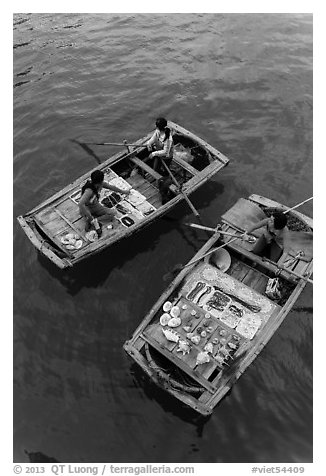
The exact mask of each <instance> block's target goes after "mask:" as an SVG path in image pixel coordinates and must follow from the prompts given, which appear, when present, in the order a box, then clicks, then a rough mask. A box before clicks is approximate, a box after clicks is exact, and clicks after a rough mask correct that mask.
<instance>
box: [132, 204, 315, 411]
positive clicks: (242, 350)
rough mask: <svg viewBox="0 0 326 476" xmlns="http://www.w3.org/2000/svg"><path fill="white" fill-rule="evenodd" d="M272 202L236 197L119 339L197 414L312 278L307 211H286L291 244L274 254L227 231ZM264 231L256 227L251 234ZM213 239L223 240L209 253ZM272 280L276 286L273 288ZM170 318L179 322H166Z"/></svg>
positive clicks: (208, 407) (235, 230) (221, 392)
mask: <svg viewBox="0 0 326 476" xmlns="http://www.w3.org/2000/svg"><path fill="white" fill-rule="evenodd" d="M275 209H279V210H282V211H285V210H287V208H286V207H285V206H284V205H281V204H279V203H277V202H274V201H272V200H269V199H267V198H264V197H261V196H258V195H251V196H250V197H249V198H248V199H243V198H241V199H239V200H238V202H237V203H236V204H235V205H234V206H233V207H232V208H231V209H229V210H228V211H227V212H226V213H225V214H224V215H223V216H222V220H221V223H220V229H219V230H220V231H218V232H216V233H214V235H213V236H212V237H211V238H210V239H209V240H208V241H207V242H206V243H205V245H204V246H203V247H202V248H201V249H200V250H199V251H198V253H197V254H196V255H195V256H194V258H193V259H192V260H191V261H190V262H189V263H188V264H187V265H186V266H185V267H184V268H183V269H182V271H181V272H180V273H179V274H178V275H177V276H176V278H175V279H174V280H173V282H172V283H171V284H170V286H169V287H168V289H167V290H166V291H165V292H164V293H163V294H162V296H161V297H160V298H159V300H158V301H157V302H156V304H155V305H154V306H153V307H152V309H151V310H150V312H149V313H148V314H147V315H146V317H145V318H144V320H143V321H142V322H141V324H140V325H139V327H138V328H137V329H136V331H135V332H134V334H133V336H132V337H131V339H130V340H128V341H127V342H125V344H124V349H125V350H126V352H127V353H128V354H129V355H130V356H131V357H132V359H133V360H134V361H135V362H136V363H137V364H138V365H140V367H141V368H142V369H143V370H144V371H145V372H146V373H147V374H148V375H149V376H150V378H151V379H152V380H153V381H154V382H155V383H156V384H157V385H159V386H161V387H162V388H163V389H164V390H165V391H167V392H169V393H170V394H172V395H173V396H174V397H176V398H177V399H179V400H181V402H183V404H185V405H188V406H189V407H191V408H193V409H194V410H196V411H197V412H199V413H200V414H203V415H208V414H210V413H211V412H212V411H213V409H214V407H215V406H216V405H217V404H218V402H220V400H221V399H222V398H223V397H224V396H225V395H226V394H227V393H228V392H229V390H230V389H231V387H232V385H233V384H234V383H235V382H236V381H237V379H238V378H239V377H240V375H241V374H242V373H243V372H244V371H245V370H246V369H247V367H248V366H249V365H250V363H251V362H252V361H253V360H254V359H255V358H256V357H257V355H258V354H259V352H260V351H261V350H262V349H263V347H264V346H265V345H266V344H267V343H268V341H269V340H270V338H271V337H272V336H273V334H274V332H275V331H276V330H277V329H278V328H279V326H280V325H281V323H282V322H283V320H284V319H285V317H286V315H287V314H288V313H289V312H290V310H291V308H292V307H293V305H294V304H295V302H296V300H297V298H298V296H299V295H300V293H301V292H302V290H303V288H304V287H305V285H306V283H307V280H310V275H311V274H312V229H313V223H312V219H311V218H309V217H307V216H305V215H303V214H301V213H299V212H297V211H293V212H290V213H289V214H288V227H289V230H290V233H289V237H290V238H289V240H290V242H289V243H290V244H289V247H288V248H287V251H286V252H285V251H284V252H283V254H282V256H281V257H280V259H279V260H278V262H273V261H271V260H269V259H267V258H264V257H260V256H258V255H257V254H254V253H253V252H252V250H253V247H254V246H255V244H253V243H251V242H247V241H244V240H241V239H238V238H234V237H233V236H229V233H230V234H231V235H236V236H239V234H241V233H242V232H243V231H244V230H245V229H247V228H248V227H249V226H251V225H252V224H253V223H257V222H258V221H259V220H261V219H262V218H266V216H270V215H271V212H272V211H273V210H275ZM224 233H226V234H224ZM261 233H262V230H256V231H255V234H256V239H257V238H258V237H259V235H260V234H261ZM218 246H224V248H222V249H220V250H218V251H216V252H214V253H210V252H211V251H212V250H213V249H215V247H218ZM225 250H226V252H225ZM221 252H224V254H222V253H221ZM303 253H304V254H303ZM224 255H225V256H224ZM273 285H277V287H278V290H275V289H274V290H273V289H270V288H271V287H273ZM279 291H280V293H279ZM266 292H267V294H268V295H267V294H266ZM166 303H167V304H166ZM171 305H172V310H171V311H170V312H169V311H168V309H169V308H170V307H171ZM173 309H174V311H173ZM179 313H180V315H179ZM169 314H170V315H169ZM172 315H173V316H177V315H179V318H180V319H181V323H180V322H179V321H178V320H176V319H174V321H169V319H172ZM162 316H163V317H162ZM167 322H169V323H171V324H172V323H173V324H174V325H176V324H178V323H179V325H177V327H174V328H170V327H169V325H166V323H167ZM163 331H164V332H163ZM195 336H198V337H195ZM168 339H171V340H168ZM196 339H197V340H196ZM198 341H199V342H198ZM206 360H207V361H206ZM200 362H202V363H200Z"/></svg>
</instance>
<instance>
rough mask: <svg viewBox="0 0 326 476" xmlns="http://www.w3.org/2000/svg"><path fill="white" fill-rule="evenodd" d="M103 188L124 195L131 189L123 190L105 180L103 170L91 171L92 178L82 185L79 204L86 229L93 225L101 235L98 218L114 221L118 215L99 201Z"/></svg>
mask: <svg viewBox="0 0 326 476" xmlns="http://www.w3.org/2000/svg"><path fill="white" fill-rule="evenodd" d="M102 188H107V189H109V190H113V191H114V192H118V193H121V194H123V195H128V194H129V193H130V191H129V190H128V191H126V190H122V189H120V188H118V187H115V186H114V185H110V184H109V183H107V182H105V181H104V173H103V172H102V170H94V172H92V173H91V180H87V182H86V183H85V185H84V186H83V187H82V196H81V199H80V202H79V204H78V205H79V211H80V214H81V215H82V216H83V217H85V218H86V226H85V231H86V232H87V231H89V230H90V229H91V228H92V226H93V227H94V228H95V229H96V232H97V234H98V236H99V237H100V236H101V234H102V232H101V226H100V225H99V224H98V221H97V218H100V221H108V222H112V221H113V219H114V217H115V215H116V212H115V211H113V210H110V209H109V208H107V207H104V206H103V205H101V204H100V203H99V198H100V193H101V190H102ZM112 226H113V225H112V223H111V224H110V225H109V227H110V228H112Z"/></svg>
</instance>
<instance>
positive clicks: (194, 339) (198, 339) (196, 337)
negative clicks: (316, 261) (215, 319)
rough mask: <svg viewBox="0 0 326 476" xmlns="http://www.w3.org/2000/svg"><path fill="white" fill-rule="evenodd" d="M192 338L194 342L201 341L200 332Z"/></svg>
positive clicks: (196, 343)
mask: <svg viewBox="0 0 326 476" xmlns="http://www.w3.org/2000/svg"><path fill="white" fill-rule="evenodd" d="M190 340H191V342H192V343H193V344H195V345H198V344H199V342H200V336H199V335H198V334H197V335H194V336H192V337H191V339H190Z"/></svg>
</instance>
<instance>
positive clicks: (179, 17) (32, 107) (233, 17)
mask: <svg viewBox="0 0 326 476" xmlns="http://www.w3.org/2000/svg"><path fill="white" fill-rule="evenodd" d="M13 30H14V31H13V33H14V75H13V86H14V165H13V172H14V203H13V205H14V210H13V214H14V217H16V216H17V215H19V214H21V213H24V212H27V211H28V210H30V209H31V208H33V207H34V206H36V205H37V204H38V203H40V202H41V201H42V200H44V199H45V198H47V197H48V196H50V195H51V194H53V193H54V192H55V191H58V190H59V189H61V188H62V187H63V186H65V185H66V184H68V183H70V182H71V181H73V180H74V179H75V178H77V177H78V176H80V175H81V174H82V173H85V172H87V170H88V169H90V168H91V167H94V165H96V157H98V158H99V159H100V160H104V159H105V158H106V157H107V156H108V155H111V154H112V153H113V152H116V150H115V149H114V150H113V149H110V148H104V147H102V148H101V147H97V148H96V147H95V148H94V149H93V152H94V154H93V156H92V155H91V154H88V153H87V152H86V151H85V150H83V149H81V148H80V147H79V146H78V145H77V144H76V143H73V142H71V141H70V139H79V140H82V141H87V140H91V141H100V142H102V141H103V142H105V141H120V140H122V139H124V138H126V139H128V140H130V141H132V140H134V139H138V138H139V137H142V136H143V135H144V134H145V133H147V131H148V130H149V129H150V128H152V127H153V123H154V120H155V118H156V117H157V116H158V115H165V116H166V117H168V118H170V119H172V120H174V121H176V122H178V123H180V124H182V125H184V126H185V127H186V128H187V129H190V130H192V131H194V132H195V133H197V134H198V135H199V136H201V137H203V138H204V139H206V140H207V141H208V142H209V143H211V144H212V145H214V146H216V147H217V148H219V149H220V150H221V151H222V152H224V153H225V154H226V155H227V156H228V157H229V158H230V161H231V163H230V165H229V166H228V167H227V168H226V169H225V170H223V171H222V173H220V174H219V175H218V176H215V177H214V179H213V180H212V181H211V182H210V183H209V184H208V185H206V186H205V187H204V188H202V189H200V190H199V191H197V192H196V193H195V194H194V195H193V201H194V203H195V204H196V206H197V207H198V208H199V210H200V212H201V215H202V219H203V221H204V222H206V223H207V224H208V225H213V224H216V223H217V222H218V221H219V217H220V215H221V213H222V212H224V211H225V210H226V209H227V208H228V207H230V206H231V205H232V204H233V203H234V202H235V200H236V199H237V198H239V197H240V196H243V197H246V196H248V195H249V194H250V193H258V194H261V195H265V196H268V197H270V198H273V199H276V200H278V201H280V202H283V203H286V204H288V205H294V204H296V203H297V202H300V201H302V200H304V199H305V198H308V197H310V196H311V195H312V16H311V15H308V14H304V15H302V14H289V15H286V14H259V15H255V14H173V15H166V14H163V15H158V14H156V15H153V14H137V15H136V14H133V15H131V14H130V15H120V14H105V15H103V14H16V15H14V19H13ZM94 156H95V157H94ZM302 211H303V212H305V213H307V214H312V202H309V203H308V204H306V205H305V206H304V207H303V209H302ZM191 220H192V216H191V212H190V211H189V209H188V208H187V206H186V205H185V204H182V205H180V206H178V207H177V208H176V209H175V210H174V211H173V212H172V213H170V214H169V217H168V218H167V219H162V220H160V221H158V222H157V223H155V224H153V225H152V226H151V227H150V228H147V229H146V230H145V231H144V232H142V233H140V234H138V235H137V236H135V237H132V238H130V239H129V241H126V242H123V243H121V244H120V245H118V246H115V247H114V248H113V249H111V250H109V251H107V252H104V253H102V254H100V255H99V256H97V257H95V258H94V259H91V260H89V261H87V262H86V263H85V264H83V265H81V266H79V267H78V268H76V269H74V270H73V271H68V272H63V271H59V270H57V269H56V268H54V267H53V266H52V265H51V263H49V262H48V261H47V260H45V259H42V258H41V257H39V256H38V254H37V253H36V252H35V250H34V248H33V246H32V245H31V244H30V242H29V241H28V239H27V238H26V236H25V235H24V233H23V232H22V231H21V230H20V229H19V227H18V225H17V223H16V221H14V258H13V259H14V460H15V461H16V462H23V461H27V457H26V455H25V453H24V450H27V451H30V452H38V451H39V452H42V453H44V454H46V455H48V456H52V457H53V458H55V459H57V460H58V461H61V462H69V461H72V462H104V461H106V462H136V463H137V462H165V463H168V462H205V463H212V462H224V463H229V462H295V463H298V462H311V461H312V287H311V286H309V285H308V286H307V287H306V288H305V290H304V292H303V294H302V295H301V297H300V298H299V300H298V301H297V303H296V305H295V307H294V309H293V310H292V312H291V313H290V314H289V315H288V317H287V319H286V320H285V322H284V323H283V324H282V326H281V328H280V329H279V331H278V332H277V333H276V334H275V335H274V337H273V338H272V340H271V341H270V343H269V345H268V346H267V347H266V348H265V349H264V350H263V352H262V353H261V355H260V357H259V358H258V359H257V360H256V361H255V362H254V363H253V364H252V365H251V366H250V368H249V369H248V370H247V372H246V373H245V374H244V375H243V376H242V377H241V379H240V380H239V382H238V384H237V385H236V386H235V387H234V388H233V390H232V392H231V394H230V395H229V396H227V397H226V398H225V399H224V400H223V401H222V402H221V403H220V405H219V406H218V407H217V408H216V409H215V411H214V413H213V415H212V416H211V417H210V418H207V419H206V418H197V417H196V416H195V415H194V414H193V413H192V412H190V411H185V410H183V409H181V405H180V404H179V403H178V402H177V401H175V400H173V399H171V398H169V397H167V396H166V395H165V394H163V393H162V391H161V390H159V389H157V388H156V387H154V386H153V385H151V384H150V383H149V382H148V380H147V378H146V377H145V376H144V375H143V374H142V372H140V371H139V370H138V369H137V368H136V367H135V366H134V365H132V362H131V360H130V359H129V358H128V357H127V355H126V354H125V353H124V351H123V349H122V345H123V343H124V341H125V340H126V339H127V338H129V337H130V336H131V334H132V332H133V330H134V329H135V328H136V326H137V325H138V324H139V322H140V321H141V320H142V318H143V317H144V315H145V314H146V313H147V312H148V311H149V309H150V307H151V306H152V305H153V304H154V302H155V301H156V299H157V298H158V296H159V295H160V294H161V292H162V291H163V290H164V288H165V287H166V286H167V283H166V282H165V281H164V280H163V276H164V275H165V274H166V273H167V272H168V271H169V270H171V269H172V268H173V267H174V266H175V265H176V264H177V263H185V262H187V261H188V260H189V259H190V258H191V256H192V255H193V254H194V253H195V251H196V250H198V249H199V247H200V246H201V245H202V244H203V242H204V240H205V239H206V237H205V236H204V235H203V234H198V233H196V232H195V231H193V230H191V229H190V228H188V227H186V226H184V223H185V222H187V221H191Z"/></svg>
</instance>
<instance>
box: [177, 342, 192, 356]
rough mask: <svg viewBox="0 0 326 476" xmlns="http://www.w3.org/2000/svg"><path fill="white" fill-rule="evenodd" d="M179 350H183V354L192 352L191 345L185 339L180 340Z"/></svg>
mask: <svg viewBox="0 0 326 476" xmlns="http://www.w3.org/2000/svg"><path fill="white" fill-rule="evenodd" d="M177 352H182V355H186V354H189V352H190V345H189V343H188V342H187V341H185V340H179V346H178V348H177Z"/></svg>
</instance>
